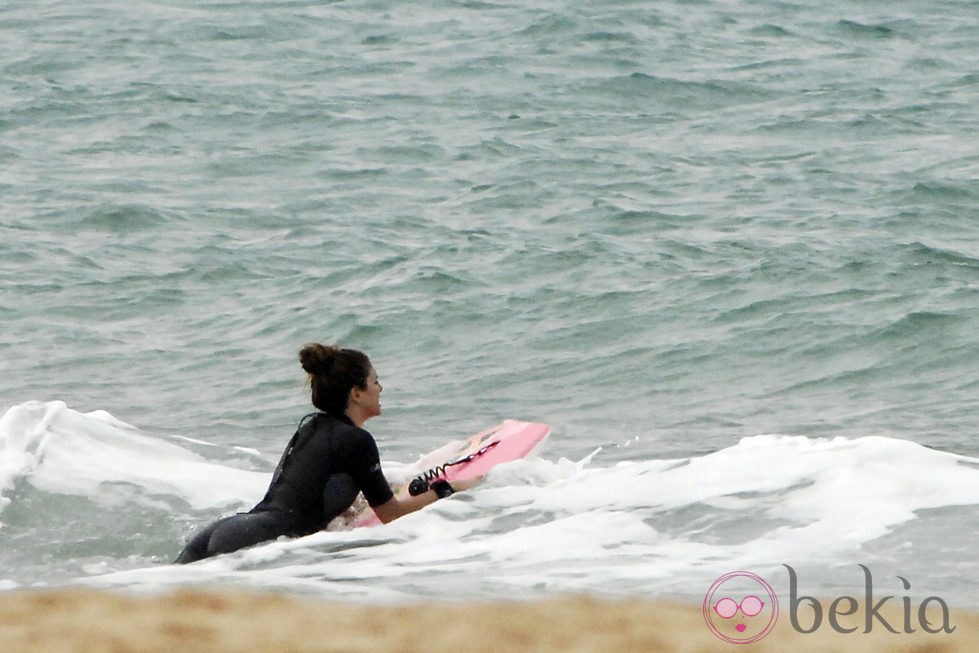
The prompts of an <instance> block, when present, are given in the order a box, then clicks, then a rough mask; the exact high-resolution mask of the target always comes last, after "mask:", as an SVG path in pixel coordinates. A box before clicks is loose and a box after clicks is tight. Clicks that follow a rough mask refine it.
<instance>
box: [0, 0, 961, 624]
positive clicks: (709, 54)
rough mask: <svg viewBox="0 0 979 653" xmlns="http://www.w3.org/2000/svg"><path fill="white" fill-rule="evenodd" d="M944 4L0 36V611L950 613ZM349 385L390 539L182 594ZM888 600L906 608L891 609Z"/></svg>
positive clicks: (956, 284) (948, 89) (379, 14)
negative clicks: (98, 598) (209, 533)
mask: <svg viewBox="0 0 979 653" xmlns="http://www.w3.org/2000/svg"><path fill="white" fill-rule="evenodd" d="M977 38H979V3H976V2H969V1H958V2H941V1H939V2H931V3H927V6H925V5H922V4H921V3H916V2H908V1H897V2H893V1H889V2H874V1H870V2H860V3H850V2H838V1H835V0H831V1H830V2H824V3H818V4H814V3H794V2H782V1H771V0H769V1H762V2H744V1H735V0H725V1H721V0H717V1H708V0H702V1H699V0H688V1H682V2H640V1H625V0H623V1H614V0H613V1H609V2H597V3H596V2H583V1H577V0H575V1H572V0H560V1H559V0H551V1H540V2H520V3H516V2H479V1H468V2H464V1H444V0H443V1H437V0H422V1H421V2H416V3H410V4H405V3H398V2H393V1H390V0H373V1H371V0H368V1H365V2H346V1H343V2H315V3H314V2H303V1H292V2H250V1H246V0H229V1H225V2H207V1H202V0H199V1H191V0H183V1H179V2H171V3H157V2H146V1H142V0H136V1H128V2H118V1H117V2H110V1H104V0H102V1H100V0H94V1H92V2H86V3H81V4H80V3H75V2H67V1H63V0H62V1H58V0H31V1H30V2H28V1H26V0H24V1H20V0H7V1H6V2H5V3H4V6H3V8H2V9H0V280H2V294H0V321H2V325H3V328H2V329H0V366H2V374H0V414H2V417H0V523H2V526H0V588H2V589H5V590H12V589H17V588H26V587H61V586H76V585H87V586H97V587H108V588H113V589H118V590H122V591H158V590H166V589H172V588H174V587H181V586H188V585H201V584H203V585H222V586H232V587H244V588H250V589H274V590H281V591H285V592H290V593H297V594H304V595H313V596H319V597H325V598H342V599H345V600H353V601H367V602H374V601H391V602H410V601H416V600H434V599H438V598H447V597H464V598H475V599H490V600H502V599H512V598H535V597H541V596H554V595H563V594H568V593H576V594H577V593H585V594H590V595H596V596H640V597H652V598H682V599H691V600H698V599H700V600H702V597H703V596H704V594H705V592H706V591H707V589H708V588H709V587H710V585H711V584H712V583H713V581H714V580H715V579H717V578H718V577H720V576H722V575H723V574H725V573H728V572H732V571H735V570H750V571H752V572H753V573H757V574H758V575H760V576H762V577H764V578H766V579H768V580H769V582H770V583H771V584H772V585H773V586H774V587H776V588H777V589H778V590H779V591H782V589H783V588H784V587H786V578H787V575H786V570H785V567H784V565H790V566H792V567H793V568H794V569H795V570H796V571H797V572H798V574H799V578H800V583H802V586H801V589H802V591H804V592H805V593H807V594H812V595H819V596H835V595H840V594H848V595H862V594H861V593H862V592H863V588H864V577H863V575H862V572H861V570H860V568H859V567H858V566H857V565H859V564H864V565H866V566H867V567H868V568H869V569H871V570H873V574H874V579H875V583H876V587H878V588H879V592H880V593H881V594H895V595H899V594H910V595H912V596H913V597H915V599H916V601H917V600H920V599H921V598H923V597H925V596H929V595H939V596H941V597H943V598H944V599H945V600H946V601H947V602H948V603H949V604H950V605H951V606H952V607H953V608H954V607H962V608H979V603H977V599H976V598H975V596H976V595H975V592H974V588H975V587H976V585H977V584H979V562H977V561H976V555H975V546H974V542H975V538H976V531H977V529H979V515H977V511H976V506H977V504H979V442H977V439H976V433H977V432H979V347H977V341H976V334H977V333H979V311H977V306H979V238H977V236H979V208H977V204H979V141H977V139H976V137H975V135H976V133H979V112H977V110H976V107H977V106H979V74H977V73H976V71H977V70H979V49H977V48H976V47H975V43H976V40H977ZM310 341H323V342H340V343H341V344H343V345H345V346H350V347H356V348H359V349H363V350H364V351H366V352H367V353H368V354H369V355H370V356H371V357H372V359H373V362H374V364H375V366H376V368H377V369H378V371H379V374H380V376H381V379H382V383H383V384H384V388H385V389H384V392H383V395H382V401H383V404H384V414H383V415H382V416H380V417H378V418H376V419H375V420H373V421H371V422H369V423H368V425H367V426H368V428H369V429H370V430H371V431H372V432H373V433H374V435H375V437H376V438H377V440H378V444H379V447H380V450H381V456H382V461H383V462H384V465H385V469H386V471H387V473H388V475H389V476H390V477H391V478H403V477H407V476H410V475H411V473H412V472H413V471H417V470H416V467H415V461H417V459H418V457H419V456H420V455H421V454H423V453H425V452H426V451H428V450H431V449H434V448H436V447H438V446H440V445H442V444H443V443H445V442H446V441H448V440H451V439H455V438H459V437H463V436H466V435H469V434H471V433H474V432H477V431H479V430H482V429H484V428H487V427H489V426H491V425H493V424H495V423H497V422H499V421H500V420H501V419H503V418H508V417H509V418H518V419H526V420H533V421H542V422H547V423H548V424H550V425H552V427H553V431H552V434H551V435H550V437H549V439H548V441H547V442H546V443H545V444H544V445H543V446H542V447H541V448H540V449H539V450H538V451H537V452H536V454H535V455H534V456H533V457H531V458H529V459H526V460H523V461H518V462H516V463H513V464H509V465H506V466H504V467H501V468H498V469H497V470H494V472H493V473H492V474H490V475H489V476H488V477H487V479H486V481H485V483H484V484H483V485H482V486H481V487H479V488H478V489H477V490H475V491H473V492H469V493H465V494H464V495H459V496H457V497H453V498H452V499H451V500H448V501H443V502H440V503H438V504H436V505H434V506H432V507H430V508H427V509H425V510H424V511H421V512H419V513H415V514H413V515H410V516H408V517H405V518H403V519H401V520H399V521H397V522H395V523H393V524H390V525H387V526H382V527H377V528H372V529H360V530H353V531H345V532H324V533H320V534H316V535H313V536H310V537H308V538H303V539H300V540H293V541H281V542H274V543H270V544H268V545H266V546H261V547H257V548H254V549H250V550H248V551H243V552H240V553H237V554H233V555H229V556H224V557H221V558H218V559H214V560H209V561H206V562H203V563H201V564H197V565H191V566H187V567H179V568H178V567H174V566H171V565H169V564H168V563H169V561H170V560H172V558H173V557H174V556H175V555H176V554H177V552H178V551H179V550H180V548H181V546H182V544H183V542H184V541H185V540H186V538H188V537H189V536H190V535H191V534H192V533H193V532H194V531H195V530H196V529H198V528H200V527H201V526H203V525H204V524H206V523H208V522H209V521H211V520H212V519H214V518H216V517H218V516H220V515H222V514H227V513H229V512H234V511H235V510H240V509H246V508H248V507H250V506H251V505H253V504H254V503H255V502H256V501H257V500H258V499H259V498H260V497H261V495H262V493H263V491H264V488H265V486H266V484H267V482H268V479H269V476H270V473H271V471H272V469H273V467H274V464H275V462H276V461H277V459H278V456H279V454H280V452H281V449H282V447H283V446H284V444H285V442H286V441H287V440H288V438H289V436H290V435H291V434H292V432H293V430H294V428H295V425H296V423H297V422H298V420H299V418H300V417H301V416H302V415H303V414H305V413H306V412H308V410H309V399H308V388H307V387H305V386H304V379H303V375H302V372H301V369H300V367H299V365H298V362H297V360H296V353H297V352H298V350H299V348H300V347H301V346H302V345H303V344H304V343H306V342H310ZM898 576H900V577H901V578H904V579H907V580H908V581H909V582H910V583H911V589H910V590H905V589H904V588H903V585H902V584H901V582H900V581H899V580H898V578H897V577H898Z"/></svg>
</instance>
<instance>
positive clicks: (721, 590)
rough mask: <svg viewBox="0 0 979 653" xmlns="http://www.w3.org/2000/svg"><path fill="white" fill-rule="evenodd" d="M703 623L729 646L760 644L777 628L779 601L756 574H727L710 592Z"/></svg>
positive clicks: (706, 600)
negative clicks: (758, 642)
mask: <svg viewBox="0 0 979 653" xmlns="http://www.w3.org/2000/svg"><path fill="white" fill-rule="evenodd" d="M704 620H705V621H706V622H707V627H708V628H710V630H711V632H713V633H714V634H715V635H716V636H717V637H719V638H720V639H723V640H724V641H726V642H730V643H732V644H750V643H752V642H757V641H758V640H760V639H762V638H763V637H765V636H766V635H767V634H768V633H770V632H772V629H773V628H775V622H776V621H778V597H776V596H775V590H773V589H772V587H771V586H770V585H769V584H768V583H766V582H765V581H764V580H762V579H761V578H760V577H759V576H756V575H755V574H752V573H749V572H747V571H735V572H731V573H729V574H724V575H723V576H721V577H720V578H718V579H717V580H716V581H714V584H713V585H711V586H710V589H709V590H707V595H706V596H705V597H704Z"/></svg>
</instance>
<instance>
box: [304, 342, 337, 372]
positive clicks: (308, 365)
mask: <svg viewBox="0 0 979 653" xmlns="http://www.w3.org/2000/svg"><path fill="white" fill-rule="evenodd" d="M339 352H340V349H339V348H338V347H336V346H333V345H321V344H319V343H316V342H314V343H311V344H308V345H306V346H305V347H303V348H302V349H301V350H299V363H300V365H302V366H303V369H304V370H306V372H308V373H309V374H313V375H317V374H323V373H325V372H328V371H329V370H330V368H331V367H332V366H333V362H334V361H335V360H336V356H337V354H338V353H339Z"/></svg>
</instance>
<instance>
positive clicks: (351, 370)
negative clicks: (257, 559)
mask: <svg viewBox="0 0 979 653" xmlns="http://www.w3.org/2000/svg"><path fill="white" fill-rule="evenodd" d="M299 362H300V363H301V364H302V367H303V369H304V370H306V373H307V374H308V375H309V382H310V386H311V388H312V399H313V405H314V406H315V407H316V408H318V409H319V410H320V412H318V413H313V414H311V415H307V416H306V417H304V418H303V419H302V421H300V423H299V428H298V429H297V431H296V434H295V435H293V436H292V439H291V440H290V441H289V444H288V445H287V446H286V449H285V452H284V453H283V454H282V458H281V460H280V461H279V465H278V467H277V468H276V470H275V473H274V474H273V475H272V482H271V483H270V484H269V489H268V491H267V492H266V493H265V498H264V499H262V500H261V501H260V502H259V503H258V505H256V506H255V507H254V508H252V509H251V510H250V511H249V512H247V513H240V514H237V515H232V516H230V517H225V518H224V519H220V520H218V521H216V522H214V523H213V524H211V525H210V526H208V527H207V528H205V529H204V530H202V531H201V532H200V533H198V534H197V535H196V536H194V538H193V539H192V540H191V541H190V542H189V543H188V544H187V546H186V547H185V548H184V550H183V551H182V552H181V553H180V556H179V557H178V558H177V560H176V562H177V563H187V562H194V561H196V560H200V559H202V558H206V557H209V556H213V555H218V554H221V553H230V552H231V551H237V550H238V549H242V548H245V547H248V546H252V545H255V544H259V543H261V542H266V541H268V540H274V539H276V538H277V537H280V536H283V535H285V536H288V537H299V536H302V535H309V534H310V533H315V532H316V531H318V530H322V529H323V528H325V527H326V525H327V524H328V523H330V520H332V519H333V518H334V517H336V516H337V515H339V514H340V513H342V512H343V511H344V510H346V509H347V508H349V507H350V505H351V504H352V503H353V502H354V500H355V499H356V498H357V493H358V492H363V493H364V496H365V497H366V498H367V503H368V504H369V505H370V506H371V508H372V509H373V510H374V512H375V513H376V514H377V516H378V518H379V519H380V520H381V521H382V522H383V523H385V524H386V523H388V522H390V521H392V520H394V519H397V518H398V517H401V516H402V515H406V514H408V513H410V512H414V511H415V510H418V509H419V508H422V507H424V506H427V505H428V504H430V503H433V502H435V501H436V500H438V499H440V498H443V497H446V496H449V495H450V494H452V493H453V492H454V491H455V489H454V488H453V487H452V486H451V485H449V483H448V482H447V481H444V480H442V481H437V482H435V483H433V484H432V485H431V488H430V489H429V490H428V491H426V492H424V493H422V494H419V495H418V496H413V497H407V498H403V499H398V498H397V497H395V496H394V493H393V492H392V491H391V486H390V485H389V484H388V482H387V479H385V478H384V474H383V472H382V471H381V462H380V458H379V456H378V452H377V445H376V444H375V443H374V438H373V436H371V434H370V433H368V432H367V431H365V430H364V429H363V428H362V427H363V425H364V422H366V421H367V420H369V419H370V418H371V417H375V416H377V415H380V414H381V401H380V396H381V389H382V388H381V384H380V382H379V381H378V379H377V372H376V371H375V370H374V367H373V366H372V365H371V362H370V360H369V359H368V358H367V356H366V355H364V354H363V353H361V352H359V351H357V350H355V349H340V348H338V347H335V346H324V345H320V344H311V345H306V346H305V347H303V348H302V350H301V351H300V352H299ZM473 483H474V481H467V482H462V481H457V482H456V487H457V488H458V489H466V488H468V487H470V486H471V485H472V484H473Z"/></svg>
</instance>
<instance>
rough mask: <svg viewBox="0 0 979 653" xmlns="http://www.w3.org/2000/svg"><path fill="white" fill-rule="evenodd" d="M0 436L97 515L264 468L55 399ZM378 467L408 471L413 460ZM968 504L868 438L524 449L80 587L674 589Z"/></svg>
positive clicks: (887, 441) (123, 569)
mask: <svg viewBox="0 0 979 653" xmlns="http://www.w3.org/2000/svg"><path fill="white" fill-rule="evenodd" d="M0 437H2V443H3V459H2V460H3V464H2V467H0V469H2V470H3V474H4V476H3V477H2V479H0V480H2V481H3V483H4V487H5V488H7V490H5V492H7V493H8V494H9V489H10V488H11V487H12V486H13V484H14V483H15V482H17V480H18V479H24V480H26V481H27V482H28V483H29V484H30V485H32V486H33V487H34V488H36V489H37V490H39V491H42V492H44V493H50V494H71V495H76V496H85V497H87V498H89V499H91V500H92V501H93V502H96V503H99V504H101V505H106V506H109V507H108V508H107V510H110V511H111V510H119V511H129V512H132V511H137V512H138V511H141V510H149V509H150V508H155V507H158V506H151V505H150V503H151V501H152V500H154V498H157V499H158V498H159V497H161V496H162V497H169V498H170V499H177V500H181V501H185V502H187V503H188V504H190V505H191V506H193V507H195V508H197V509H200V510H202V511H203V512H204V513H205V514H207V513H213V515H214V516H217V515H218V513H219V512H221V510H223V509H226V508H227V507H228V506H234V505H245V504H247V503H248V502H249V501H253V500H254V497H256V496H259V495H260V494H261V492H262V490H263V489H264V487H265V484H266V483H267V482H268V474H266V473H259V472H254V471H248V470H241V469H238V468H236V467H232V466H229V465H227V464H221V463H215V462H210V461H208V460H206V459H204V458H202V457H201V456H199V455H197V454H194V453H192V452H190V451H188V450H186V449H183V448H182V447H180V446H178V445H176V444H174V443H172V442H169V441H164V440H162V439H159V438H155V437H152V436H149V435H146V434H144V433H141V432H140V431H139V430H137V429H135V428H133V427H131V426H129V425H126V424H123V423H121V422H119V421H117V420H115V419H113V418H112V417H111V416H109V415H107V414H105V413H100V412H96V413H89V414H82V413H78V412H76V411H73V410H71V409H69V408H67V407H66V406H65V405H64V404H61V403H58V402H52V403H48V404H40V403H29V404H23V405H20V406H17V407H15V408H13V409H11V410H10V411H8V413H7V414H6V415H5V416H4V417H3V419H2V421H0ZM386 466H387V467H389V468H391V469H392V470H395V472H394V473H395V474H397V475H400V476H405V475H407V474H409V473H410V472H411V471H412V470H413V469H415V468H416V467H417V463H413V464H400V465H399V464H394V463H387V464H386ZM118 484H124V485H125V486H127V487H129V488H131V490H132V491H131V492H128V493H127V494H125V495H124V496H123V498H120V496H118V495H116V494H114V493H113V492H111V491H109V489H111V488H113V487H116V486H117V485H118ZM7 501H8V502H9V501H10V498H9V497H8V498H7ZM975 504H979V461H977V460H975V459H971V458H967V457H963V456H958V455H953V454H950V453H946V452H942V451H937V450H934V449H929V448H927V447H923V446H920V445H918V444H915V443H913V442H909V441H906V440H899V439H894V438H887V437H879V436H875V437H864V438H856V439H846V438H827V439H811V438H805V437H794V436H779V435H761V436H755V437H748V438H744V439H742V440H740V441H739V442H737V443H736V444H734V445H732V446H730V447H727V448H725V449H721V450H719V451H716V452H713V453H709V454H706V455H703V456H698V457H694V458H686V459H672V460H633V461H626V462H620V463H617V464H612V465H607V466H606V465H603V464H602V460H601V456H600V455H597V456H594V457H589V458H588V459H586V460H583V461H578V462H574V461H570V460H567V459H560V460H557V461H552V460H548V459H545V458H540V457H531V458H528V459H524V460H520V461H515V462H513V463H508V464H506V465H502V466H500V467H498V468H497V469H495V470H493V472H491V473H490V474H489V475H488V476H487V478H486V480H485V482H484V483H483V485H482V486H480V487H479V488H478V489H476V490H474V491H472V492H468V493H463V494H461V495H458V496H456V497H454V498H453V499H451V500H448V501H443V502H439V503H437V504H435V505H433V506H431V507H429V508H427V509H425V510H423V511H421V512H419V513H415V514H412V515H409V516H407V517H404V518H402V519H400V520H398V521H397V522H394V523H392V524H389V525H387V526H377V527H372V528H367V529H357V530H352V531H341V532H328V533H327V532H324V533H318V534H315V535H312V536H309V537H306V538H301V539H297V540H280V541H276V542H271V543H269V544H266V545H264V546H259V547H255V548H253V549H249V550H246V551H241V552H238V553H235V554H231V555H228V556H222V557H219V558H217V559H213V560H208V561H204V562H202V563H200V564H196V565H191V566H188V567H171V566H165V567H161V566H159V564H152V565H150V566H149V567H147V566H146V565H143V566H142V567H140V566H139V565H136V567H137V568H133V564H132V563H131V562H126V561H124V560H118V561H117V563H118V564H116V563H113V562H112V561H111V560H110V561H109V562H108V564H106V563H105V561H104V560H103V559H99V560H96V561H95V562H93V563H90V564H89V565H88V566H85V567H83V569H82V573H81V575H80V576H79V582H84V583H88V584H95V585H100V586H112V587H124V588H128V589H133V590H140V589H143V590H152V589H158V588H161V587H167V586H173V585H182V584H194V583H231V584H236V585H248V586H253V587H259V588H278V589H288V590H290V591H297V592H313V593H317V594H324V595H334V594H339V595H342V596H344V597H346V598H352V599H358V600H371V601H375V600H377V601H384V600H400V599H403V598H405V597H409V596H413V595H419V594H423V595H433V596H434V595H438V594H440V593H443V592H445V591H448V590H449V589H451V590H452V591H455V592H460V593H464V594H469V595H472V596H483V597H493V596H499V595H506V596H530V595H534V594H539V593H548V592H592V593H602V592H612V593H643V592H653V591H655V592H663V591H673V592H682V591H683V590H684V588H689V587H691V586H693V587H699V586H700V585H702V584H703V583H704V582H705V579H707V580H709V578H708V577H709V576H711V575H712V574H713V575H715V576H716V575H718V573H719V572H725V571H729V570H731V569H735V568H739V569H740V568H756V569H757V568H766V567H771V566H775V565H778V564H780V563H782V562H795V563H796V564H798V563H799V561H803V562H804V563H805V564H808V565H812V564H817V563H818V564H823V565H826V566H829V567H833V566H839V565H843V564H847V563H849V562H853V561H854V560H859V558H860V556H863V555H865V548H864V547H865V546H866V545H867V544H868V543H870V542H872V541H874V540H875V539H877V538H881V537H882V536H885V535H887V534H888V533H890V532H892V531H893V530H894V529H895V528H898V527H900V526H902V525H906V524H909V523H913V522H915V521H916V520H920V519H923V517H922V516H921V513H922V511H927V510H930V509H948V508H952V507H955V506H971V505H975ZM204 519H206V518H204ZM202 521H203V519H202ZM201 525H203V523H202V524H201ZM178 545H179V543H178V542H174V543H173V546H174V551H176V548H177V547H178ZM917 545H918V546H919V547H927V546H933V544H929V543H928V542H918V543H917Z"/></svg>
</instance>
